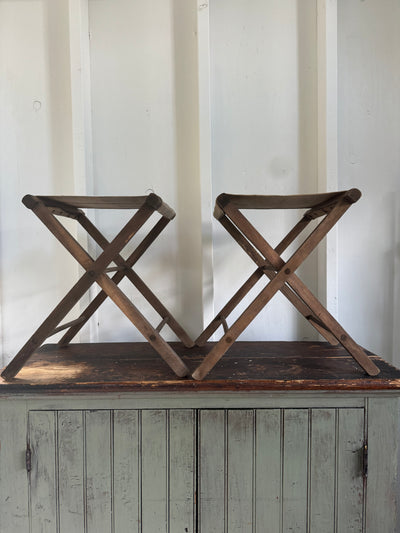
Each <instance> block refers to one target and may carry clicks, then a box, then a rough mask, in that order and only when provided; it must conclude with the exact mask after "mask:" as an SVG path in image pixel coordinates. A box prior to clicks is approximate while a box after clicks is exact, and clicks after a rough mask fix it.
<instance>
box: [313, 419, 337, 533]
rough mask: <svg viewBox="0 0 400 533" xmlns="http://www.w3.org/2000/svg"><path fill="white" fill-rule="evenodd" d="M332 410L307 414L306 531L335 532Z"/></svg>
mask: <svg viewBox="0 0 400 533" xmlns="http://www.w3.org/2000/svg"><path fill="white" fill-rule="evenodd" d="M336 414H337V412H336V410H335V409H312V410H311V416H310V424H311V427H310V466H309V468H310V472H309V484H310V486H309V502H310V503H309V524H310V526H309V527H310V533H334V532H335V501H336V466H337V465H336V418H337V416H336Z"/></svg>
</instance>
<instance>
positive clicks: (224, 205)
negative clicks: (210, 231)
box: [193, 189, 379, 380]
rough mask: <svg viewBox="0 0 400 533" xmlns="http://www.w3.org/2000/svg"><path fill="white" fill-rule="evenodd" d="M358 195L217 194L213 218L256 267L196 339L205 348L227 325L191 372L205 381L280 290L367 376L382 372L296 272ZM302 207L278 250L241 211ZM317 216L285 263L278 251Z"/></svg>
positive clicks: (285, 246)
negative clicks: (251, 295)
mask: <svg viewBox="0 0 400 533" xmlns="http://www.w3.org/2000/svg"><path fill="white" fill-rule="evenodd" d="M360 196H361V192H360V191H359V190H358V189H351V190H348V191H340V192H334V193H324V194H307V195H296V196H248V195H234V194H221V195H220V196H218V198H217V201H216V206H215V211H214V216H215V217H216V218H217V219H218V220H219V222H220V223H221V224H222V225H223V226H224V228H225V229H226V230H227V231H228V232H229V233H230V235H231V236H232V237H233V238H234V239H235V240H236V241H237V242H238V244H239V245H240V246H241V247H242V248H243V250H244V251H245V252H246V253H247V254H248V255H249V256H250V257H251V259H253V261H254V262H255V263H256V265H257V269H256V270H255V272H253V274H252V275H251V276H250V277H249V278H248V279H247V281H246V282H245V283H244V284H243V285H242V287H240V289H239V290H238V291H237V292H236V293H235V295H234V296H233V297H232V298H231V299H230V300H229V302H228V303H227V304H226V305H225V307H224V308H223V309H221V311H220V312H219V313H218V315H217V316H216V317H215V318H214V319H213V320H212V322H211V323H210V324H209V326H208V327H207V328H206V329H205V330H204V331H203V333H202V334H201V335H200V336H199V337H198V338H197V340H196V341H195V342H196V344H197V345H198V346H202V345H204V344H205V343H206V341H207V340H208V339H209V338H210V336H211V335H212V334H213V333H214V332H215V331H216V330H217V329H218V327H219V326H221V325H222V326H223V328H224V335H223V337H222V338H221V339H220V340H219V341H218V342H217V343H216V345H215V346H214V347H213V348H212V350H211V351H210V352H209V354H208V355H207V356H206V357H205V358H204V360H203V361H202V363H201V364H200V365H199V366H198V367H197V369H196V370H195V372H194V373H193V378H194V379H198V380H201V379H203V378H204V377H205V376H206V375H207V374H208V372H210V370H211V369H212V368H213V367H214V365H215V364H216V363H217V362H218V361H219V360H220V358H221V357H222V356H223V355H224V354H225V353H226V351H227V350H228V348H229V347H230V346H231V345H232V344H233V343H234V341H235V340H236V339H237V338H238V336H239V335H240V334H241V333H242V332H243V331H244V330H245V329H246V327H247V326H248V325H249V324H250V322H251V321H252V320H253V319H254V318H255V317H256V315H257V314H258V313H259V312H260V311H261V310H262V309H263V308H264V306H265V305H266V304H267V303H268V302H269V301H270V300H271V298H272V297H273V296H274V295H275V294H276V293H277V292H278V291H281V292H282V293H283V294H284V295H285V296H286V298H287V299H288V300H289V301H290V302H291V303H292V304H293V305H294V306H295V307H296V309H298V311H299V312H300V313H301V314H302V315H303V316H304V317H305V318H306V319H307V320H308V321H309V322H310V324H312V325H313V326H314V328H316V330H317V331H318V332H319V333H320V334H321V335H322V336H323V337H324V338H325V339H326V340H327V341H328V342H329V343H331V344H333V345H335V344H338V343H340V344H341V345H342V346H343V347H344V348H345V349H346V350H347V351H348V353H349V354H350V355H351V356H352V357H353V358H354V359H355V360H356V361H357V363H358V364H359V365H360V366H361V367H362V368H363V369H364V370H365V371H366V372H367V373H368V374H369V375H371V376H375V375H377V374H378V373H379V369H378V368H377V366H376V365H375V364H374V363H373V362H372V361H371V360H370V359H369V357H368V356H367V355H366V353H365V352H364V350H363V349H362V348H361V347H360V346H359V345H358V344H356V343H355V341H354V340H353V339H352V338H351V337H350V335H349V334H348V333H346V331H345V330H344V329H343V328H342V326H341V325H340V324H339V323H338V322H337V321H336V320H335V319H334V317H333V316H332V315H331V314H330V313H329V312H328V311H327V310H326V309H325V307H324V306H323V305H322V304H321V303H320V302H319V301H318V300H317V298H316V297H315V296H314V295H313V294H312V293H311V291H310V290H309V289H308V288H307V287H306V286H305V285H304V283H302V281H301V280H300V279H299V278H298V277H297V275H296V274H295V271H296V270H297V268H298V267H299V266H300V265H301V264H302V263H303V261H304V260H305V259H306V258H307V257H308V256H309V255H310V253H311V252H312V251H313V250H314V248H315V247H316V246H317V245H318V243H319V242H320V241H321V240H322V239H323V237H324V236H325V235H326V234H327V233H328V231H329V230H330V229H331V228H332V227H333V226H334V225H335V224H336V222H337V221H338V220H339V219H340V218H341V216H342V215H343V214H344V213H345V212H346V211H347V209H348V208H349V207H350V206H351V204H353V203H355V202H357V200H358V199H359V198H360ZM303 208H304V209H307V211H306V212H305V214H304V215H303V217H302V218H301V220H300V221H299V222H298V223H297V224H296V225H295V226H294V227H293V228H292V229H291V230H290V231H289V233H288V234H287V235H286V237H284V239H283V240H282V241H281V242H280V243H279V244H278V246H277V247H276V248H275V249H273V248H272V247H271V246H270V245H269V244H268V242H267V241H266V240H265V239H264V237H263V236H262V235H261V234H260V233H259V232H258V231H257V230H256V229H255V227H254V226H253V225H252V224H251V223H250V222H249V221H248V219H247V218H246V217H245V216H244V215H243V214H242V212H241V211H240V210H241V209H303ZM319 217H323V218H322V220H321V221H320V222H319V224H318V225H317V227H316V228H315V229H314V230H313V231H312V232H311V233H310V235H309V236H308V237H307V238H306V239H305V240H304V242H303V243H302V244H301V245H300V246H299V248H298V249H297V250H296V251H295V252H294V253H293V254H292V256H291V257H290V259H289V260H288V261H286V262H285V261H284V260H283V259H282V258H281V256H280V254H282V253H283V252H284V250H286V248H287V247H288V246H289V245H290V244H291V243H292V242H293V241H294V240H295V239H296V237H298V236H299V235H300V233H301V232H302V231H303V230H304V229H305V228H306V227H307V226H308V224H309V223H310V222H311V221H312V220H314V219H316V218H319ZM263 275H266V276H267V277H268V278H269V279H270V282H269V283H268V285H267V286H266V287H265V288H264V289H263V290H262V291H261V292H260V293H259V294H258V296H257V297H256V298H255V299H254V300H253V302H252V303H251V304H250V305H249V306H248V307H247V309H246V310H245V311H244V312H243V313H242V314H241V316H240V317H239V318H238V319H237V320H236V321H235V322H234V323H233V325H232V326H231V327H228V326H227V323H226V319H227V317H228V315H229V314H230V313H231V312H232V311H233V310H234V309H235V308H236V306H237V305H238V303H239V302H240V301H241V300H242V299H243V298H244V297H245V296H246V294H247V293H248V292H249V291H250V290H251V289H252V287H253V286H254V285H255V284H256V283H257V281H258V280H259V279H261V277H263Z"/></svg>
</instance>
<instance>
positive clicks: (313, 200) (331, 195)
mask: <svg viewBox="0 0 400 533" xmlns="http://www.w3.org/2000/svg"><path fill="white" fill-rule="evenodd" d="M360 197H361V192H360V191H359V190H358V189H350V190H348V191H339V192H328V193H319V194H295V195H292V196H270V195H247V194H226V193H223V194H220V195H219V196H218V198H217V202H216V203H217V205H218V206H219V207H220V208H222V209H223V208H224V207H225V206H226V205H228V204H232V205H233V206H235V207H236V208H238V209H311V208H312V209H315V208H319V207H323V206H325V205H327V204H331V203H336V202H337V201H339V200H341V199H344V200H346V201H348V202H349V203H355V202H357V200H359V198H360Z"/></svg>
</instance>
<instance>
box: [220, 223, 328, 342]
mask: <svg viewBox="0 0 400 533" xmlns="http://www.w3.org/2000/svg"><path fill="white" fill-rule="evenodd" d="M219 221H220V222H221V224H222V225H223V226H224V228H225V229H226V230H227V232H228V233H229V234H230V235H231V236H232V237H233V238H234V240H235V241H236V242H237V243H238V244H239V246H241V247H242V249H243V250H244V251H245V252H246V253H247V254H248V255H249V256H250V257H251V259H253V261H254V262H255V263H256V264H257V265H258V266H259V267H260V268H263V270H264V274H265V275H266V276H267V278H269V279H270V280H272V279H273V278H274V277H275V272H274V271H275V270H279V268H282V266H283V265H284V261H283V260H282V259H281V258H280V256H279V255H278V253H277V252H276V251H275V250H274V253H275V254H276V256H277V257H278V258H279V267H277V264H276V263H273V262H272V261H270V260H269V257H268V256H267V255H265V257H266V258H267V262H268V264H270V265H271V268H272V270H273V271H271V270H268V268H265V263H266V259H265V258H264V257H263V256H261V255H260V254H259V252H257V250H256V249H255V248H253V246H255V245H254V243H250V242H249V241H248V240H247V239H246V238H245V237H244V236H243V234H242V233H241V232H240V231H239V230H238V229H237V228H236V226H234V225H233V224H232V222H231V221H230V220H229V219H228V218H227V217H226V216H225V215H224V216H223V217H221V218H220V219H219ZM307 223H308V222H307ZM305 225H306V224H305V222H304V221H300V222H299V223H298V224H297V225H296V226H295V228H297V230H296V231H294V230H295V228H293V230H291V231H290V232H289V233H288V235H287V236H286V237H285V238H284V239H283V240H282V241H281V242H280V243H279V244H278V246H277V247H276V250H278V249H279V250H280V251H281V253H282V252H283V251H284V250H285V249H286V247H287V246H289V244H290V243H291V242H292V241H293V239H294V238H295V237H296V236H297V235H298V234H299V233H300V231H298V230H299V229H300V228H302V227H305ZM254 231H256V230H255V229H254ZM258 235H259V234H258ZM259 237H260V239H262V240H263V241H264V239H263V238H262V237H261V235H259ZM264 242H265V241H264ZM252 244H253V246H252ZM268 246H269V245H268ZM271 249H272V248H271ZM272 250H273V249H272ZM260 251H262V252H264V251H265V250H261V249H260ZM280 291H281V293H282V294H283V295H284V296H285V297H286V298H287V299H288V300H289V302H291V303H292V304H293V305H294V307H295V308H296V309H297V310H298V311H299V312H300V313H301V314H302V315H303V316H304V318H306V319H307V320H308V321H309V323H310V324H311V325H312V326H313V327H314V328H315V329H316V330H317V331H318V333H319V334H320V335H322V336H323V337H324V338H325V340H327V341H328V342H329V343H330V344H331V345H333V346H335V345H337V344H338V341H337V339H336V338H335V337H334V336H333V335H332V333H331V332H330V331H329V330H327V329H326V327H323V326H321V324H320V323H319V321H318V317H317V316H316V315H314V311H312V309H311V308H310V307H309V306H308V305H307V304H306V303H305V302H304V301H303V300H302V299H301V298H299V296H298V295H297V294H296V292H294V291H293V290H291V288H290V287H288V286H287V285H286V284H285V285H283V286H282V287H281V288H280ZM224 316H226V315H224Z"/></svg>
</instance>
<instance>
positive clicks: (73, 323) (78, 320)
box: [47, 316, 85, 338]
mask: <svg viewBox="0 0 400 533" xmlns="http://www.w3.org/2000/svg"><path fill="white" fill-rule="evenodd" d="M82 322H85V317H84V316H80V317H79V318H76V319H75V320H71V321H70V322H66V323H65V324H62V325H61V326H58V327H57V328H55V329H54V330H53V331H52V332H51V333H50V335H48V336H47V338H49V337H52V336H53V335H55V334H56V333H59V332H60V331H64V329H68V328H70V327H71V326H76V325H77V324H81V323H82Z"/></svg>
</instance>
